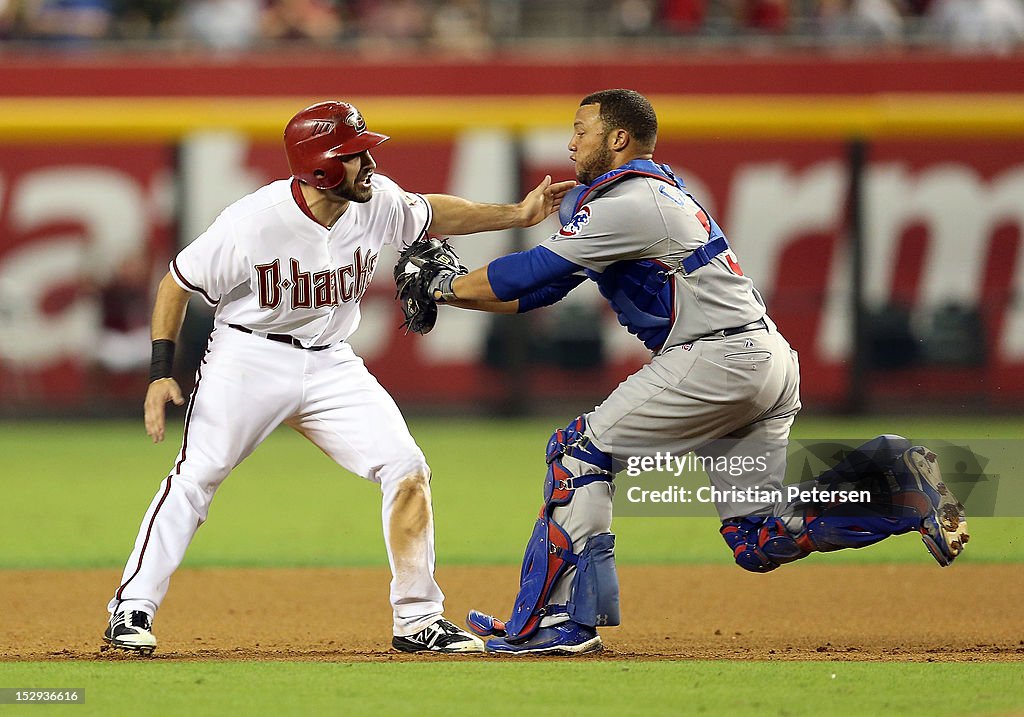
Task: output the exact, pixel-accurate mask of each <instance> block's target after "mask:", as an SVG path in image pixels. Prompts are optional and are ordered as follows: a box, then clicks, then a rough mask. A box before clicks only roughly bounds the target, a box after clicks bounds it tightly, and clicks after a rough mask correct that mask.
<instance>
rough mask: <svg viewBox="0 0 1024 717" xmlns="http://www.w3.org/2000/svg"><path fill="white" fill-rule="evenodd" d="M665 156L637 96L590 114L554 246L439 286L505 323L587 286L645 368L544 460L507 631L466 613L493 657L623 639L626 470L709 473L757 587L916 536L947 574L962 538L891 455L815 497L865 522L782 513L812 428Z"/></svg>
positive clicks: (753, 304)
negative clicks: (644, 462)
mask: <svg viewBox="0 0 1024 717" xmlns="http://www.w3.org/2000/svg"><path fill="white" fill-rule="evenodd" d="M656 139H657V118H656V116H655V112H654V108H653V107H652V106H651V104H650V102H648V100H647V99H646V98H645V97H643V96H642V95H640V94H638V93H636V92H634V91H631V90H605V91H602V92H597V93H594V94H592V95H589V96H587V97H585V98H584V99H583V101H582V102H581V104H580V107H579V109H578V111H577V112H576V117H575V121H574V124H573V133H572V138H571V139H570V141H569V145H568V149H569V153H570V158H571V159H572V160H573V161H574V162H575V164H576V176H577V179H578V180H579V182H580V186H579V187H578V188H576V189H574V190H572V191H570V192H569V193H568V195H567V196H566V198H565V199H564V201H562V204H561V211H560V214H561V219H562V224H563V226H562V228H561V229H560V230H559V231H558V232H557V233H556V234H555V235H553V236H552V237H551V238H549V239H548V240H546V241H545V242H543V243H542V244H540V245H538V246H536V247H534V248H533V249H530V250H528V251H525V252H520V253H518V254H512V255H508V256H504V257H501V258H499V259H496V260H494V261H492V262H491V263H490V264H488V265H487V266H486V267H484V268H482V269H478V270H476V271H473V272H470V273H469V274H467V275H459V274H457V273H455V272H453V271H451V270H441V271H439V272H438V273H437V274H436V276H434V277H433V278H432V280H431V281H430V282H426V285H425V287H424V291H423V293H424V294H425V295H426V297H427V300H429V299H435V300H437V301H441V302H447V303H451V304H454V305H456V306H461V307H463V308H473V309H481V310H487V311H494V312H504V313H511V312H523V311H530V310H532V309H535V308H538V307H541V306H545V305H548V304H552V303H554V302H556V301H558V300H560V299H561V298H563V297H564V296H565V295H566V294H567V293H568V292H569V291H571V290H572V289H573V288H575V287H576V286H577V285H578V284H580V283H581V282H583V281H584V280H586V279H590V280H592V281H594V282H595V283H596V284H597V288H598V290H599V291H600V292H601V294H602V295H603V296H604V297H605V298H606V299H607V300H608V302H609V304H610V305H611V307H612V309H613V310H614V311H615V313H616V314H617V316H618V319H619V323H621V324H622V325H623V326H624V327H626V329H627V330H629V331H630V332H631V333H633V334H635V335H636V336H637V337H638V338H639V339H640V340H642V341H643V342H644V344H645V345H646V346H647V348H648V349H650V351H651V352H652V358H651V361H650V363H648V364H647V365H645V366H644V367H643V368H641V369H640V370H639V371H637V372H636V373H635V374H633V375H632V376H630V377H629V378H627V379H626V380H625V381H624V382H623V383H621V384H620V385H619V386H618V388H616V389H615V390H614V391H613V392H612V393H611V395H609V396H608V398H607V399H605V401H604V402H603V403H601V404H600V405H599V406H597V407H596V408H595V409H594V410H593V411H591V412H589V413H586V414H584V415H582V416H579V417H578V418H576V419H574V420H573V421H572V422H571V423H570V424H569V425H568V426H567V427H566V428H564V429H560V430H557V431H555V433H554V434H553V435H552V436H551V438H550V440H549V441H548V444H547V450H546V460H547V464H548V470H547V476H546V480H545V488H544V504H543V506H542V508H541V512H540V517H539V518H538V519H537V522H536V524H535V527H534V533H533V535H532V537H531V539H530V542H529V544H528V545H527V549H526V554H525V557H524V560H523V567H522V571H521V577H520V587H519V594H518V595H517V597H516V600H515V603H514V605H513V608H512V611H511V617H510V618H509V619H508V620H507V621H504V620H499V619H497V618H494V617H492V616H490V615H486V614H484V613H481V612H477V611H472V612H470V615H469V618H468V621H467V624H468V625H469V627H470V629H471V630H472V631H473V632H475V633H476V634H478V635H480V636H481V637H489V638H491V639H489V640H488V641H487V643H486V649H487V651H488V652H494V653H500V654H507V655H520V654H579V653H584V652H590V651H593V650H598V649H600V648H601V638H600V636H599V635H598V634H597V629H596V628H597V626H598V625H617V624H619V595H618V578H617V576H616V572H615V566H614V550H613V548H614V535H612V533H611V522H612V496H613V494H614V485H613V482H612V481H613V479H614V476H615V473H616V472H618V471H620V470H622V469H623V468H624V467H625V464H627V463H628V461H629V460H630V459H631V458H634V457H653V456H654V455H656V454H662V455H664V454H665V453H669V454H671V455H673V456H676V457H685V456H687V455H688V454H689V453H690V452H691V451H693V452H694V453H695V454H696V456H697V457H700V458H702V459H705V460H702V462H701V464H702V466H703V467H704V469H705V470H706V471H707V473H708V476H709V478H710V481H711V484H712V486H711V487H712V488H713V489H715V491H716V492H714V493H712V494H713V495H716V496H721V497H718V498H716V499H715V503H716V507H717V508H718V513H719V516H720V518H721V520H722V529H721V532H722V535H723V537H724V538H725V541H726V543H727V544H728V546H729V548H730V550H731V551H732V553H733V557H734V559H735V560H736V562H737V564H739V565H740V566H741V567H743V568H745V569H747V570H751V571H754V572H767V571H769V570H773V569H775V568H777V567H779V566H780V565H781V564H783V563H788V562H791V561H794V560H797V559H799V558H802V557H804V556H806V555H808V554H809V553H810V552H813V551H822V552H824V551H829V550H837V549H840V548H857V547H863V546H866V545H870V544H872V543H875V542H878V541H879V540H882V539H883V538H885V537H888V536H889V535H894V534H898V533H905V532H910V531H915V530H917V531H920V532H921V534H922V538H923V540H924V542H925V545H926V546H927V547H928V549H929V550H930V551H931V552H932V554H933V555H934V557H935V558H936V560H938V562H939V563H940V564H941V565H948V564H949V563H950V562H952V560H953V559H954V558H955V557H956V556H957V555H958V554H959V552H960V551H961V549H962V547H963V544H964V543H965V542H966V540H967V537H968V535H967V524H966V521H965V519H964V515H963V507H962V506H961V505H959V504H958V503H957V501H956V499H955V498H954V497H953V496H952V495H951V494H950V493H949V492H948V490H946V488H945V486H944V485H942V483H941V476H940V474H939V471H938V464H937V461H936V459H935V455H934V454H933V453H932V452H930V451H928V450H927V449H925V448H923V447H920V446H912V445H911V444H910V442H909V441H907V440H906V439H903V438H900V437H898V436H880V437H878V438H876V439H874V440H872V441H870V442H869V443H867V444H865V445H863V446H861V447H860V448H859V449H857V450H856V451H855V452H854V453H853V454H851V455H850V456H849V457H848V458H847V459H846V460H844V461H843V462H842V463H841V464H840V465H838V466H836V467H835V468H834V469H832V470H830V471H828V472H827V473H826V474H824V475H822V476H819V477H818V478H817V479H816V480H814V481H809V483H810V484H811V485H809V486H806V488H815V487H816V488H836V490H835V491H834V493H835V494H838V493H840V492H841V491H839V490H838V487H841V486H853V485H856V486H860V487H862V488H864V489H865V492H866V493H868V494H869V495H870V496H871V502H870V505H867V506H854V508H853V509H851V507H850V505H848V504H843V503H842V500H841V498H840V499H822V500H817V499H811V500H805V499H803V498H801V499H800V500H797V501H790V500H786V499H779V498H777V497H776V496H782V495H788V494H789V492H788V491H782V481H783V478H784V475H785V466H786V447H787V444H788V437H789V430H790V427H791V426H792V423H793V419H794V417H795V416H796V414H797V412H798V411H799V409H800V398H799V381H800V378H799V366H798V363H797V355H796V352H795V351H793V350H792V349H791V348H790V346H789V344H788V343H787V342H786V340H785V339H784V338H783V337H782V334H780V333H779V331H778V330H777V328H776V326H775V324H774V322H772V320H771V319H770V318H769V317H768V315H767V311H766V309H765V304H764V302H763V301H762V299H761V296H760V295H759V294H758V292H757V290H756V289H755V288H754V284H753V282H752V281H751V280H750V278H748V277H746V276H744V275H743V272H742V270H741V269H740V266H739V263H738V260H737V258H736V256H735V254H734V253H733V251H732V250H731V249H730V247H729V243H728V241H727V239H726V237H725V234H724V233H723V232H722V230H721V228H720V227H719V226H718V224H717V223H716V222H715V220H714V219H713V218H712V217H711V216H710V215H709V214H708V213H707V212H706V211H705V210H704V209H703V208H702V207H701V206H700V204H699V203H698V202H697V201H696V200H695V199H694V198H693V196H692V195H691V194H690V193H689V192H688V190H687V189H686V187H685V185H684V184H683V182H682V180H680V179H679V178H678V177H676V176H675V175H674V174H673V173H672V171H671V170H670V169H669V168H668V167H667V166H666V165H661V164H657V163H655V162H654V161H653V152H654V146H655V142H656ZM737 466H741V467H742V468H741V469H740V470H737ZM748 489H749V490H748ZM852 492H853V491H847V493H852ZM819 493H822V494H823V491H820V492H819Z"/></svg>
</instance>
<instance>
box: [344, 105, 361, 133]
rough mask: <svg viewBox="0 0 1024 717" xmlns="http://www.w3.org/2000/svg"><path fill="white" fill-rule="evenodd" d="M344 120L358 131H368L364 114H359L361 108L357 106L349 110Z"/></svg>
mask: <svg viewBox="0 0 1024 717" xmlns="http://www.w3.org/2000/svg"><path fill="white" fill-rule="evenodd" d="M342 122H344V123H345V124H347V125H348V126H349V127H351V128H352V129H354V130H355V131H356V132H365V131H366V122H365V121H364V120H363V116H362V115H361V114H359V110H357V109H356V108H355V107H353V108H352V109H350V110H349V111H348V114H347V115H345V119H343V120H342Z"/></svg>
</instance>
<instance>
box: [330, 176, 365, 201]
mask: <svg viewBox="0 0 1024 717" xmlns="http://www.w3.org/2000/svg"><path fill="white" fill-rule="evenodd" d="M364 176H365V175H364V174H363V173H362V172H360V173H359V175H358V176H357V177H356V179H355V180H353V181H349V180H348V179H347V178H346V180H345V181H344V182H342V183H341V184H339V185H338V186H337V187H335V188H334V189H332V190H331V192H332V193H333V194H334V196H336V197H338V198H339V199H344V200H345V201H348V202H358V203H359V204H363V203H365V202H368V201H370V198H371V197H373V187H372V186H365V187H364V186H363V179H362V178H363V177H364Z"/></svg>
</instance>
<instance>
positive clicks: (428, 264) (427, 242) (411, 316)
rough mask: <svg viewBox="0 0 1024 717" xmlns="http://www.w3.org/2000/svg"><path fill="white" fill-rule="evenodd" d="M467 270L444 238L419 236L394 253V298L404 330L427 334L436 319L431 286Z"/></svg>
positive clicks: (465, 272)
mask: <svg viewBox="0 0 1024 717" xmlns="http://www.w3.org/2000/svg"><path fill="white" fill-rule="evenodd" d="M468 273H469V269H467V268H466V267H464V266H463V265H462V264H461V263H460V262H459V257H458V255H457V254H456V253H455V250H454V249H452V248H451V246H450V245H449V244H448V242H447V241H440V240H438V239H421V240H418V241H415V242H413V243H412V244H410V245H409V246H407V247H406V248H405V249H403V250H402V253H401V254H399V255H398V263H397V264H395V286H396V287H397V288H398V291H397V292H396V293H395V298H396V299H398V300H399V302H400V303H401V305H402V313H403V314H405V323H403V324H402V328H404V329H405V332H406V333H409V332H410V331H414V332H416V333H417V334H425V333H428V332H429V331H430V330H431V329H432V328H434V322H436V321H437V301H436V300H435V299H434V289H435V288H437V285H438V283H439V282H440V281H441V280H443V279H445V278H446V277H454V276H458V275H459V274H468Z"/></svg>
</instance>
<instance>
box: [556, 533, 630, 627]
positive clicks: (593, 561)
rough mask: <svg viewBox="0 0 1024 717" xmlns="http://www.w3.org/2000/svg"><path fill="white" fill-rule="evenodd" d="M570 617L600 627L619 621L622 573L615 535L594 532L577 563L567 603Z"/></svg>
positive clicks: (584, 623) (580, 622)
mask: <svg viewBox="0 0 1024 717" xmlns="http://www.w3.org/2000/svg"><path fill="white" fill-rule="evenodd" d="M565 607H566V612H567V613H568V614H569V619H570V620H572V621H573V622H576V623H579V624H580V625H587V626H589V627H597V626H599V625H607V626H613V625H618V624H619V575H618V573H617V572H616V570H615V536H614V535H612V534H611V533H599V534H597V535H592V536H591V537H590V539H589V540H587V545H586V547H585V548H583V552H581V553H580V556H579V561H578V562H577V563H576V575H575V577H574V578H573V581H572V595H571V596H570V597H569V602H568V603H567V604H566V606H565Z"/></svg>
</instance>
